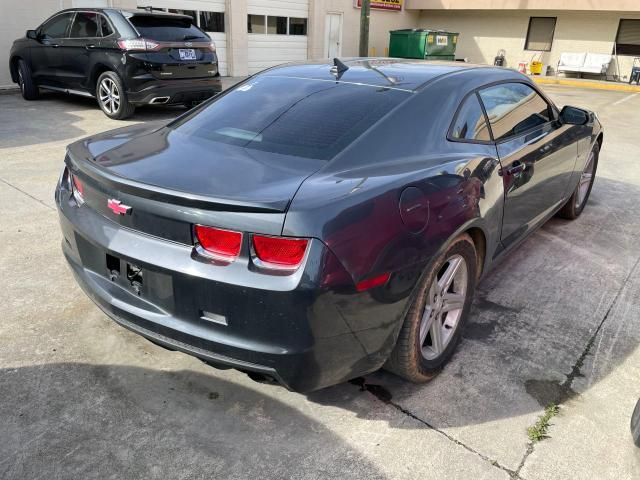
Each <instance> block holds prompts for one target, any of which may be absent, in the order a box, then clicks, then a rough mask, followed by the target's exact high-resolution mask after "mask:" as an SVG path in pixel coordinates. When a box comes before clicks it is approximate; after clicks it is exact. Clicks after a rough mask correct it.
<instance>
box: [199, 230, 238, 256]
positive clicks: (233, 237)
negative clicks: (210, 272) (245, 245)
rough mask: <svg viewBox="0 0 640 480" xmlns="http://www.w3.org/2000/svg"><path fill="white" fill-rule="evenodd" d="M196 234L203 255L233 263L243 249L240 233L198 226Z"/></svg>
mask: <svg viewBox="0 0 640 480" xmlns="http://www.w3.org/2000/svg"><path fill="white" fill-rule="evenodd" d="M195 234H196V239H197V240H198V244H199V247H200V252H199V253H201V254H204V255H206V256H209V257H212V258H213V259H215V260H221V261H224V262H232V261H234V260H235V259H236V258H237V257H238V255H240V248H241V247H242V233H240V232H235V231H233V230H223V229H221V228H214V227H207V226H204V225H196V226H195Z"/></svg>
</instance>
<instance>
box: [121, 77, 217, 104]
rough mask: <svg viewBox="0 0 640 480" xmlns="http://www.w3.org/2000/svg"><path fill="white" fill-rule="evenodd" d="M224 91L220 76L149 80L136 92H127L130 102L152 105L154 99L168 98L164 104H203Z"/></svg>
mask: <svg viewBox="0 0 640 480" xmlns="http://www.w3.org/2000/svg"><path fill="white" fill-rule="evenodd" d="M221 91H222V82H221V80H220V77H219V76H216V77H213V78H200V79H182V80H149V81H148V82H144V83H143V84H141V85H139V86H138V88H136V89H135V90H134V89H132V90H130V91H128V92H127V98H128V99H129V101H130V102H131V103H133V104H136V105H144V104H149V103H152V101H153V99H154V98H155V99H158V98H163V99H164V98H165V97H166V98H167V100H166V101H161V102H154V103H163V104H180V103H191V102H202V101H204V100H207V99H208V98H211V97H213V96H214V95H217V94H218V93H220V92H221Z"/></svg>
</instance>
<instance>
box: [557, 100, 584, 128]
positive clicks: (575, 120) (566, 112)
mask: <svg viewBox="0 0 640 480" xmlns="http://www.w3.org/2000/svg"><path fill="white" fill-rule="evenodd" d="M588 121H589V112H587V111H586V110H583V109H582V108H578V107H570V106H569V105H567V106H565V107H564V108H563V109H562V111H561V112H560V122H562V123H563V124H564V125H584V124H585V123H587V122H588Z"/></svg>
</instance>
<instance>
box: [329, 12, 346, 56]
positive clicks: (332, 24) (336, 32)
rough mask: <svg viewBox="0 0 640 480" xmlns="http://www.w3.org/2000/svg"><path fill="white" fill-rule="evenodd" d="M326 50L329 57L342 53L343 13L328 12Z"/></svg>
mask: <svg viewBox="0 0 640 480" xmlns="http://www.w3.org/2000/svg"><path fill="white" fill-rule="evenodd" d="M325 45H326V49H325V52H326V54H327V58H336V57H340V56H341V55H342V14H341V13H328V14H327V21H326V34H325Z"/></svg>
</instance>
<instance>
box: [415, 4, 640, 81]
mask: <svg viewBox="0 0 640 480" xmlns="http://www.w3.org/2000/svg"><path fill="white" fill-rule="evenodd" d="M530 16H555V17H557V22H556V30H555V35H554V39H553V46H552V50H551V52H545V53H543V55H542V62H543V63H544V70H545V71H546V67H547V65H552V66H553V67H554V68H555V66H556V64H557V62H558V59H559V57H560V54H561V53H562V52H591V53H606V54H611V53H612V51H613V45H614V42H615V37H616V32H617V30H618V23H619V20H620V18H640V13H614V12H554V11H526V12H525V11H508V10H501V11H492V12H487V11H478V10H476V11H474V10H466V11H456V12H451V11H449V12H447V11H442V10H423V11H422V12H421V15H420V20H419V24H420V27H421V28H441V29H444V30H450V31H454V32H460V37H459V39H458V47H457V50H456V57H466V58H468V59H469V61H470V62H474V63H490V64H491V63H493V59H494V57H495V56H496V54H497V52H498V50H499V49H501V48H503V49H505V50H506V53H507V55H506V58H507V66H509V67H512V68H516V67H517V66H518V63H519V62H521V61H526V62H531V60H532V58H533V56H534V55H535V54H536V52H532V51H525V50H524V44H525V38H526V35H527V28H528V25H529V17H530ZM618 61H619V67H620V75H621V76H622V77H623V78H624V77H625V76H627V77H628V75H629V72H630V71H631V63H632V62H633V57H628V56H619V57H618ZM616 70H617V67H616V65H615V60H614V62H612V65H611V67H610V69H609V73H610V74H612V75H613V74H614V73H616Z"/></svg>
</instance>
